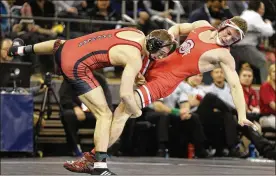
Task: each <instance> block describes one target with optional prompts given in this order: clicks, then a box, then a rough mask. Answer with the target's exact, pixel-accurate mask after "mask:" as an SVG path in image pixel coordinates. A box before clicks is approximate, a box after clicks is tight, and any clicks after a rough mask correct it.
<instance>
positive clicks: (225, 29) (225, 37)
mask: <svg viewBox="0 0 276 176" xmlns="http://www.w3.org/2000/svg"><path fill="white" fill-rule="evenodd" d="M246 32H247V23H246V21H245V20H244V19H242V18H240V17H238V16H235V17H233V18H231V19H228V20H225V21H223V22H222V23H221V24H220V25H219V27H218V34H217V38H216V40H217V44H218V45H220V46H231V45H233V44H234V43H237V42H239V41H240V40H242V39H243V38H244V35H245V33H246Z"/></svg>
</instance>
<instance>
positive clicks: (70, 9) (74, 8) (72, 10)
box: [53, 0, 87, 17]
mask: <svg viewBox="0 0 276 176" xmlns="http://www.w3.org/2000/svg"><path fill="white" fill-rule="evenodd" d="M53 3H55V5H56V8H57V15H58V16H62V17H72V16H77V15H79V14H80V10H82V9H85V8H86V7H87V2H86V0H81V1H75V0H72V1H53Z"/></svg>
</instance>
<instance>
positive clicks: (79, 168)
mask: <svg viewBox="0 0 276 176" xmlns="http://www.w3.org/2000/svg"><path fill="white" fill-rule="evenodd" d="M95 161H96V159H95V155H94V154H93V153H90V152H85V153H83V157H81V158H80V159H78V160H76V161H67V162H66V163H64V164H63V167H64V168H65V169H67V170H69V171H71V172H77V173H92V172H93V171H94V162H95Z"/></svg>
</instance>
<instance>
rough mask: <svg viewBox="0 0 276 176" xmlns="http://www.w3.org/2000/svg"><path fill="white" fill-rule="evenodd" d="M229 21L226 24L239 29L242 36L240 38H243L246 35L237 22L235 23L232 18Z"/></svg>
mask: <svg viewBox="0 0 276 176" xmlns="http://www.w3.org/2000/svg"><path fill="white" fill-rule="evenodd" d="M229 21H230V23H226V26H230V27H232V28H234V29H236V30H238V31H239V33H240V36H241V38H240V40H242V39H243V37H244V32H243V31H242V30H241V29H240V28H239V27H238V26H237V25H236V24H235V23H233V22H232V21H231V20H229Z"/></svg>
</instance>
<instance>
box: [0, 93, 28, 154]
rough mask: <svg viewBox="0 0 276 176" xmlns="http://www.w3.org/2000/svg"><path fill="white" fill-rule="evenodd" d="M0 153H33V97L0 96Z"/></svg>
mask: <svg viewBox="0 0 276 176" xmlns="http://www.w3.org/2000/svg"><path fill="white" fill-rule="evenodd" d="M0 118H1V119H0V120H1V129H0V130H1V151H7V152H33V96H32V95H18V94H0Z"/></svg>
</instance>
